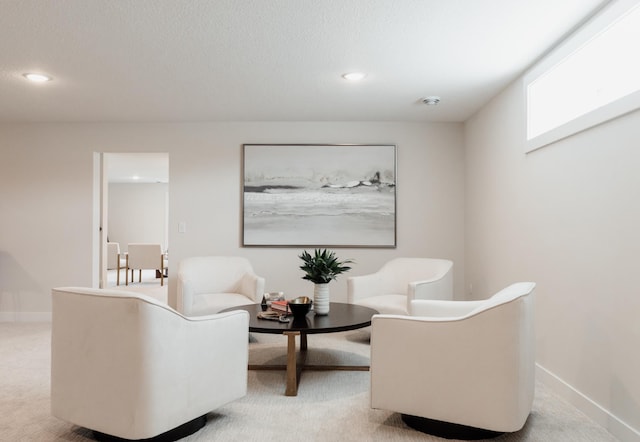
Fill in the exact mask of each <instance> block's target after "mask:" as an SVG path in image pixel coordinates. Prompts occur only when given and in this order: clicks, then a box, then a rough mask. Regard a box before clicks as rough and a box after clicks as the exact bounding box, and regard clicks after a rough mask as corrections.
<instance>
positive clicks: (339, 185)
mask: <svg viewBox="0 0 640 442" xmlns="http://www.w3.org/2000/svg"><path fill="white" fill-rule="evenodd" d="M396 181H397V177H396V145H395V144H243V145H242V234H241V236H242V246H243V247H312V246H313V247H354V248H360V247H367V248H395V247H396V237H397V235H396Z"/></svg>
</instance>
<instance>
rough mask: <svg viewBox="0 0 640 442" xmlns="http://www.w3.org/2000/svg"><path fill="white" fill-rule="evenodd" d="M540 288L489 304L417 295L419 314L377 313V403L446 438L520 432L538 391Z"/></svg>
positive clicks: (516, 289)
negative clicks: (537, 302) (535, 301)
mask: <svg viewBox="0 0 640 442" xmlns="http://www.w3.org/2000/svg"><path fill="white" fill-rule="evenodd" d="M534 288H535V284H534V283H532V282H521V283H517V284H513V285H511V286H509V287H507V288H505V289H503V290H502V291H500V292H498V293H497V294H495V295H494V296H492V297H491V298H489V299H487V300H484V301H469V302H465V301H421V300H416V301H412V303H411V313H412V315H415V316H396V315H375V316H374V317H373V319H372V330H371V407H372V408H378V409H384V410H391V411H395V412H399V413H402V415H403V416H402V418H403V420H404V421H405V423H407V424H408V425H410V426H412V427H414V428H416V429H419V430H420V431H423V432H427V433H431V434H436V435H438V436H441V437H448V438H456V439H466V438H470V437H472V436H480V437H491V436H495V435H497V433H503V432H514V431H517V430H520V429H521V428H522V427H523V425H524V424H525V421H526V419H527V416H528V415H529V413H530V411H531V405H532V402H533V394H534V364H535V351H534V324H533V314H534V312H533V291H534ZM476 438H477V437H476Z"/></svg>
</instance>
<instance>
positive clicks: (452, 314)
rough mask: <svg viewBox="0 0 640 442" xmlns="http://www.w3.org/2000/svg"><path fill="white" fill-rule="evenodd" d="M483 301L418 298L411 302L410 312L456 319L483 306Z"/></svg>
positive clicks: (416, 314)
mask: <svg viewBox="0 0 640 442" xmlns="http://www.w3.org/2000/svg"><path fill="white" fill-rule="evenodd" d="M483 302H484V301H441V300H422V299H417V300H413V301H410V302H409V314H410V315H411V316H428V317H431V318H450V319H454V318H459V317H462V316H466V315H468V314H469V313H471V312H472V311H473V310H475V309H476V308H478V307H479V306H481V305H482V304H483Z"/></svg>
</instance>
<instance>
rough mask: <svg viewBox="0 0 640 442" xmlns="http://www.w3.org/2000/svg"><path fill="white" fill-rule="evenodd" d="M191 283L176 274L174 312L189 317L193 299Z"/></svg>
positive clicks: (193, 291) (193, 293) (193, 292)
mask: <svg viewBox="0 0 640 442" xmlns="http://www.w3.org/2000/svg"><path fill="white" fill-rule="evenodd" d="M195 295H196V293H195V290H194V285H193V283H192V282H191V281H190V280H189V279H187V278H186V277H185V276H184V275H181V274H180V273H178V285H177V288H176V310H177V311H179V312H180V313H182V314H183V315H187V316H188V315H189V314H190V313H191V310H192V306H193V303H194V299H195Z"/></svg>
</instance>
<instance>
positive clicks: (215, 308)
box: [193, 293, 255, 315]
mask: <svg viewBox="0 0 640 442" xmlns="http://www.w3.org/2000/svg"><path fill="white" fill-rule="evenodd" d="M250 304H255V302H254V301H253V300H251V299H249V298H247V297H246V296H245V295H241V294H238V293H201V294H199V295H196V296H195V299H194V303H193V309H194V310H195V311H197V312H198V315H211V314H214V313H218V312H220V311H221V310H224V309H227V308H232V307H240V306H243V305H250Z"/></svg>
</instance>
